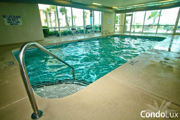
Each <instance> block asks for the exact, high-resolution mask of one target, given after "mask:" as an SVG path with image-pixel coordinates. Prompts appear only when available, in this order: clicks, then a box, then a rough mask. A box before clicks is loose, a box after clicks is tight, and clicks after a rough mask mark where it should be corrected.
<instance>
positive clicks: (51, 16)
mask: <svg viewBox="0 0 180 120" xmlns="http://www.w3.org/2000/svg"><path fill="white" fill-rule="evenodd" d="M38 6H39V11H40V17H41V23H42V26H48V27H58V22H57V16H56V6H54V5H43V4H38Z"/></svg>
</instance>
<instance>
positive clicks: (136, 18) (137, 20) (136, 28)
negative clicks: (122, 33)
mask: <svg viewBox="0 0 180 120" xmlns="http://www.w3.org/2000/svg"><path fill="white" fill-rule="evenodd" d="M144 14H145V11H142V12H134V13H133V21H132V28H131V32H142V28H143V22H144Z"/></svg>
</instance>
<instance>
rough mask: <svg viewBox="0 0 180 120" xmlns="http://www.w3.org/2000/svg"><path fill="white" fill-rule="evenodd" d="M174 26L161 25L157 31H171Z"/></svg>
mask: <svg viewBox="0 0 180 120" xmlns="http://www.w3.org/2000/svg"><path fill="white" fill-rule="evenodd" d="M173 30H174V26H170V25H164V26H163V25H162V26H159V27H158V33H173Z"/></svg>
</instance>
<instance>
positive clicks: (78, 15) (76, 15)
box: [72, 8, 84, 26]
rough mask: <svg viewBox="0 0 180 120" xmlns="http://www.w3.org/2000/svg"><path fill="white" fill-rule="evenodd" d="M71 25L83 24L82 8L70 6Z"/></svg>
mask: <svg viewBox="0 0 180 120" xmlns="http://www.w3.org/2000/svg"><path fill="white" fill-rule="evenodd" d="M72 11H73V26H83V23H84V22H83V9H78V8H72Z"/></svg>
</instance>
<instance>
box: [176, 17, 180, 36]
mask: <svg viewBox="0 0 180 120" xmlns="http://www.w3.org/2000/svg"><path fill="white" fill-rule="evenodd" d="M176 32H177V33H180V19H179V22H178V26H177V29H176Z"/></svg>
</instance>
